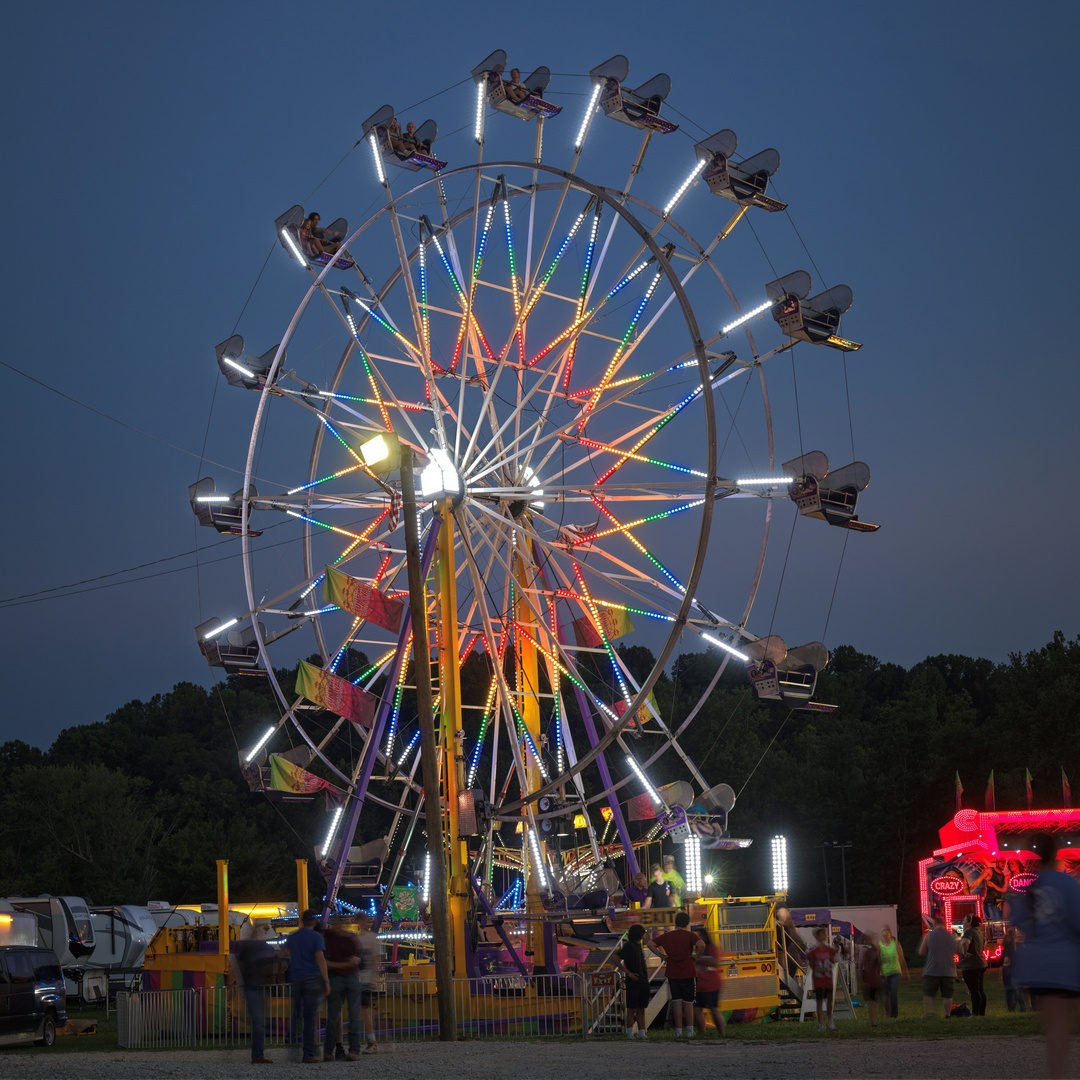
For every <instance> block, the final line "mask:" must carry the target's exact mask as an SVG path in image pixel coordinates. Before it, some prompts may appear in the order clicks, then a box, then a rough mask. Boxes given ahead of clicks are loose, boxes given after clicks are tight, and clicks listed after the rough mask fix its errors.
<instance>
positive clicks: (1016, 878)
mask: <svg viewBox="0 0 1080 1080" xmlns="http://www.w3.org/2000/svg"><path fill="white" fill-rule="evenodd" d="M1037 877H1038V874H1031V873H1022V874H1013V876H1012V877H1011V878H1009V888H1010V889H1014V890H1015V891H1016V892H1025V891H1026V890H1027V888H1028V886H1029V885H1030V884H1031V883H1032V882H1033V881H1034V880H1035V879H1036V878H1037Z"/></svg>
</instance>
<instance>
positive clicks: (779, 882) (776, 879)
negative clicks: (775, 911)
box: [772, 836, 788, 893]
mask: <svg viewBox="0 0 1080 1080" xmlns="http://www.w3.org/2000/svg"><path fill="white" fill-rule="evenodd" d="M772 887H773V892H774V893H786V892H787V891H788V864H787V837H784V836H774V837H773V838H772Z"/></svg>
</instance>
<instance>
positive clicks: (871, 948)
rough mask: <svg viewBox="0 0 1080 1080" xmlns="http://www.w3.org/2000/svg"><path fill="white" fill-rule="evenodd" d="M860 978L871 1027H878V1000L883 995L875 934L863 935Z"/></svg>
mask: <svg viewBox="0 0 1080 1080" xmlns="http://www.w3.org/2000/svg"><path fill="white" fill-rule="evenodd" d="M859 950H860V951H859V977H860V978H861V979H862V984H863V990H865V991H866V1008H867V1011H868V1012H869V1013H870V1026H871V1027H877V999H878V995H879V994H880V993H881V951H880V949H879V947H878V943H877V942H876V941H875V940H874V935H873V934H863V939H862V944H861V945H860V946H859Z"/></svg>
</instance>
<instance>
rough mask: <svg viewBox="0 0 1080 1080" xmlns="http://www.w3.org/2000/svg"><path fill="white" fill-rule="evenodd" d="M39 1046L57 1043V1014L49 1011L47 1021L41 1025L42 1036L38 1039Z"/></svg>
mask: <svg viewBox="0 0 1080 1080" xmlns="http://www.w3.org/2000/svg"><path fill="white" fill-rule="evenodd" d="M36 1041H37V1044H38V1046H55V1045H56V1014H55V1013H49V1014H48V1015H47V1016H46V1017H45V1023H44V1024H42V1026H41V1038H40V1039H38V1040H36Z"/></svg>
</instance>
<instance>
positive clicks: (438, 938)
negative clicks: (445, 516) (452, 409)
mask: <svg viewBox="0 0 1080 1080" xmlns="http://www.w3.org/2000/svg"><path fill="white" fill-rule="evenodd" d="M401 514H402V519H403V521H404V525H405V563H406V566H407V569H408V573H409V610H410V612H411V613H412V629H413V657H414V659H415V668H416V672H415V677H416V708H417V711H418V712H419V714H420V715H419V723H420V764H421V766H422V768H423V776H424V817H425V819H426V821H427V834H428V853H429V854H430V856H431V881H430V882H428V881H425V882H424V885H425V887H426V888H427V892H428V897H429V902H430V904H431V933H432V938H433V945H434V951H435V996H436V999H437V1001H438V1004H439V1041H440V1042H453V1041H455V1040H456V1039H457V1015H456V1009H455V1007H454V982H453V978H454V972H453V949H454V943H453V938H452V937H451V934H450V898H449V895H448V889H447V884H446V843H445V840H444V837H443V813H442V799H441V796H440V792H439V762H438V747H437V743H436V737H435V718H434V716H433V715H432V706H431V656H430V654H429V652H428V622H427V604H426V602H425V600H424V578H423V571H422V568H421V565H420V534H419V530H418V529H417V526H416V490H415V486H414V478H413V455H412V447H409V446H402V448H401ZM451 764H452V762H451Z"/></svg>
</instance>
